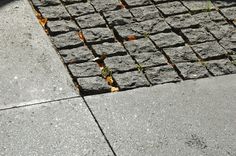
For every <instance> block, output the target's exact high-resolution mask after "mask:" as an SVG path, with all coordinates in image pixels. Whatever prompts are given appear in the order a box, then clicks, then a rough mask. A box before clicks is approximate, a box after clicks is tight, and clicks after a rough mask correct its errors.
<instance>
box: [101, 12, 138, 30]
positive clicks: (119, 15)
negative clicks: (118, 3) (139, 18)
mask: <svg viewBox="0 0 236 156" xmlns="http://www.w3.org/2000/svg"><path fill="white" fill-rule="evenodd" d="M104 16H105V18H106V20H107V21H108V24H109V25H110V26H117V25H125V24H129V23H133V22H134V19H133V16H132V15H131V14H130V12H129V11H128V10H126V9H120V10H116V11H109V12H104Z"/></svg>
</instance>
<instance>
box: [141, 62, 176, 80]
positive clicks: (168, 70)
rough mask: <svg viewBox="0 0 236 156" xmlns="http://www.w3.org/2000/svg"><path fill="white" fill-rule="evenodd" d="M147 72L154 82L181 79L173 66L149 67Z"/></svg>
mask: <svg viewBox="0 0 236 156" xmlns="http://www.w3.org/2000/svg"><path fill="white" fill-rule="evenodd" d="M145 73H146V75H147V77H148V79H149V80H150V82H151V83H152V84H163V83H168V82H178V81H180V78H179V76H178V74H177V73H176V72H175V70H174V68H172V67H171V66H161V67H152V68H147V69H145Z"/></svg>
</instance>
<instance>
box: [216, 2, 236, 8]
mask: <svg viewBox="0 0 236 156" xmlns="http://www.w3.org/2000/svg"><path fill="white" fill-rule="evenodd" d="M213 4H214V5H216V6H217V7H219V8H222V7H229V6H236V2H235V1H232V0H224V1H222V0H214V1H213Z"/></svg>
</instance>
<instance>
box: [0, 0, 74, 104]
mask: <svg viewBox="0 0 236 156" xmlns="http://www.w3.org/2000/svg"><path fill="white" fill-rule="evenodd" d="M16 17H17V19H16ZM0 18H1V19H2V20H1V24H0V31H1V35H0V36H1V39H0V73H1V74H0V108H1V109H2V108H9V107H13V106H19V105H25V104H32V103H37V102H43V101H48V100H55V99H60V98H68V97H74V96H78V94H77V92H76V91H75V88H74V87H73V83H72V81H71V78H70V76H69V74H68V72H67V71H66V69H65V67H64V66H63V64H62V62H61V60H60V59H59V56H58V55H57V52H56V51H55V50H54V48H53V46H52V44H51V43H50V41H49V39H48V37H47V35H46V34H45V32H44V31H43V29H42V28H41V26H40V25H39V24H38V21H37V19H36V18H35V15H34V14H33V12H32V9H31V6H30V5H29V2H28V1H26V0H22V1H14V2H12V3H8V4H7V5H4V6H1V7H0Z"/></svg>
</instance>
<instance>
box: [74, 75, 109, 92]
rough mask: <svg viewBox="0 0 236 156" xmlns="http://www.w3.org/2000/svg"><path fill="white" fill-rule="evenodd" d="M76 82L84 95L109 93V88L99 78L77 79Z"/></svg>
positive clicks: (103, 80)
mask: <svg viewBox="0 0 236 156" xmlns="http://www.w3.org/2000/svg"><path fill="white" fill-rule="evenodd" d="M77 81H78V84H79V86H80V87H81V92H82V94H85V95H86V94H99V93H105V92H111V86H109V85H108V84H107V82H106V81H105V79H103V78H102V77H100V76H96V77H87V78H78V79H77Z"/></svg>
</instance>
